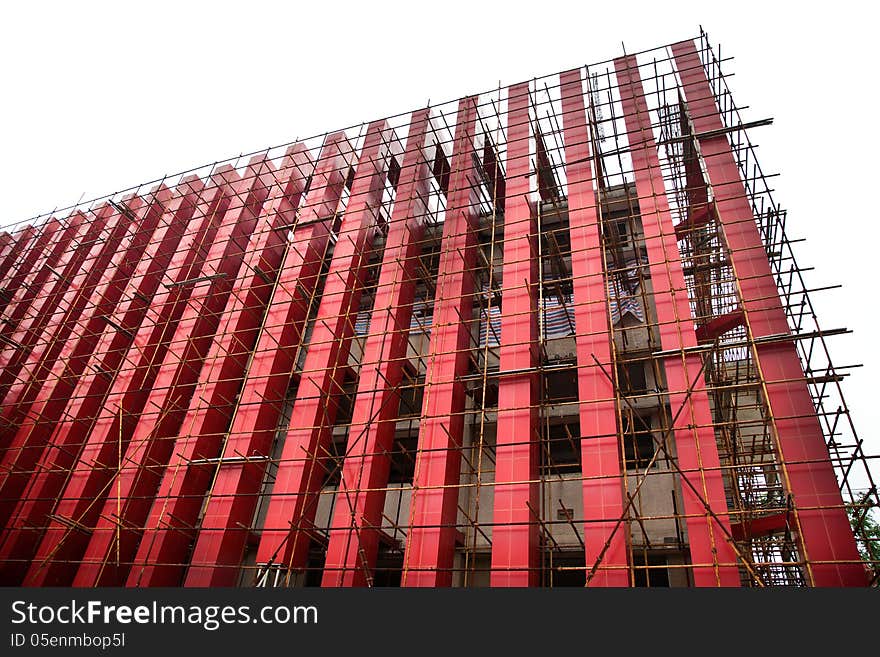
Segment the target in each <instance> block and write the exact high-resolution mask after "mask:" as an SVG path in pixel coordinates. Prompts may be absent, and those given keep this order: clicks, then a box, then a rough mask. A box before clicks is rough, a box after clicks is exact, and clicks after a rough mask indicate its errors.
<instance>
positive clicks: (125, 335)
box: [0, 177, 204, 582]
mask: <svg viewBox="0 0 880 657" xmlns="http://www.w3.org/2000/svg"><path fill="white" fill-rule="evenodd" d="M203 189H204V185H203V184H202V182H201V181H200V180H198V179H197V178H195V177H190V178H187V179H185V180H183V181H182V182H181V184H180V186H179V187H178V188H177V190H176V191H175V194H174V197H173V198H172V199H171V200H170V202H169V203H168V209H167V210H166V211H165V213H164V215H163V216H162V218H161V223H160V225H159V226H158V228H156V230H155V232H154V233H153V239H152V241H151V242H150V245H149V247H148V248H147V250H146V252H145V253H144V256H143V257H142V258H141V260H140V262H139V263H138V265H137V268H136V270H135V271H134V273H133V275H132V277H131V279H130V280H129V282H128V286H127V288H126V290H125V292H124V294H123V297H124V298H123V300H122V302H121V303H120V304H119V307H118V312H117V313H116V314H114V315H113V316H112V317H107V316H106V315H105V317H104V319H103V324H104V327H103V329H100V328H98V329H96V335H92V334H91V333H89V332H86V333H85V334H84V335H83V338H82V339H83V340H86V341H88V342H89V343H91V342H92V341H93V340H94V339H96V338H98V341H97V343H96V344H95V345H94V347H93V348H92V349H91V354H92V359H91V362H90V366H89V367H87V368H86V369H85V370H83V372H82V373H81V374H80V376H79V377H78V378H77V379H76V381H74V382H73V383H74V385H75V388H74V390H73V392H72V393H71V394H70V396H69V403H68V404H67V406H66V408H64V409H62V411H63V413H64V414H63V415H62V417H60V418H58V419H57V420H56V421H55V422H53V423H49V422H41V423H40V424H39V425H38V426H36V427H34V430H35V431H37V430H40V431H41V430H43V429H47V430H48V431H49V432H50V433H51V436H50V438H49V439H48V443H49V445H51V448H50V449H47V450H46V451H44V453H43V456H42V458H41V460H40V462H39V463H38V464H37V466H36V469H35V472H34V474H33V476H32V477H31V479H30V481H29V484H28V488H27V490H26V491H25V492H24V493H23V494H22V496H21V500H19V501H18V504H17V506H16V509H15V512H14V514H13V516H12V518H11V520H10V521H9V522H8V523H7V526H8V527H11V528H13V529H17V531H15V532H14V533H12V534H10V535H8V536H6V537H4V539H5V540H3V542H2V543H0V562H2V566H0V568H2V573H3V576H4V578H8V580H7V581H13V582H18V581H20V578H21V577H22V576H23V575H24V571H25V570H26V569H27V565H28V561H29V560H30V558H31V557H32V556H33V554H34V550H35V549H36V547H37V544H38V543H39V541H40V537H41V535H42V531H41V530H40V529H39V528H40V527H43V526H45V523H46V521H47V516H48V514H49V513H50V512H51V511H52V509H53V508H54V506H55V498H56V496H58V495H59V494H60V493H61V491H62V489H63V487H64V485H65V482H66V481H67V477H68V472H69V471H70V470H71V468H72V467H73V466H74V464H75V462H76V459H77V458H78V456H79V453H80V450H81V448H82V447H83V441H84V439H85V437H86V436H88V435H89V431H90V429H91V427H92V424H93V423H94V421H95V420H96V419H97V416H98V414H99V413H100V410H101V408H102V406H103V404H104V401H105V399H106V395H107V394H108V392H109V391H110V387H111V385H112V384H113V380H114V378H115V376H116V373H117V372H118V371H119V369H120V367H121V366H122V365H123V363H124V359H125V357H126V353H127V352H128V349H129V348H130V347H131V345H132V342H133V340H134V337H135V333H137V331H138V330H139V329H140V327H141V324H142V323H143V321H144V319H145V317H146V315H147V312H148V310H149V304H150V302H151V300H152V299H153V296H154V295H155V294H156V291H157V290H158V288H159V285H160V279H161V276H162V275H163V274H164V273H165V270H166V268H167V267H168V266H169V263H171V259H172V256H173V255H174V254H175V252H176V250H177V247H178V246H179V245H181V240H182V239H183V237H184V235H185V234H186V232H187V229H188V227H189V222H190V219H191V218H192V216H193V214H194V212H195V210H196V207H197V203H198V200H199V194H200V193H201V192H202V190H203ZM182 246H183V248H186V247H185V245H182ZM107 319H109V320H110V322H112V324H111V323H109V322H107ZM71 362H73V361H72V360H71ZM65 384H67V380H66V379H64V380H62V381H59V383H58V385H59V386H62V385H65Z"/></svg>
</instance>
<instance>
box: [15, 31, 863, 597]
mask: <svg viewBox="0 0 880 657" xmlns="http://www.w3.org/2000/svg"><path fill="white" fill-rule="evenodd" d="M725 65H726V61H725V60H724V59H723V58H721V57H720V55H719V54H718V53H717V52H716V51H713V49H712V48H711V47H710V45H709V41H708V38H707V36H706V34H705V33H701V34H700V35H699V37H697V38H696V39H694V40H685V41H681V42H677V43H674V44H671V45H665V46H661V47H658V48H655V49H652V50H648V51H645V52H640V53H637V54H626V55H624V56H621V57H618V58H616V59H613V60H609V61H605V62H600V63H598V64H591V65H589V66H582V67H579V68H575V69H572V70H568V71H564V72H562V73H559V74H553V75H548V76H546V77H543V78H537V79H533V80H530V81H528V82H523V83H521V84H514V85H511V86H509V87H506V88H502V87H499V88H496V89H493V90H491V91H488V92H486V93H481V94H475V95H471V96H467V97H464V98H461V99H460V100H457V101H455V102H451V103H447V104H442V105H438V106H432V107H428V108H424V109H419V110H416V111H414V112H412V113H406V114H401V115H399V116H395V117H390V118H387V119H383V120H378V121H374V122H372V123H369V124H364V125H357V126H353V127H350V128H346V129H344V130H340V131H336V132H331V133H327V134H325V135H319V136H316V137H314V138H310V139H304V140H301V141H297V142H296V143H292V144H285V145H283V146H280V147H273V148H270V149H267V150H266V151H263V152H260V153H257V154H253V155H252V156H247V157H244V158H238V159H234V160H230V161H227V162H223V163H216V164H212V165H210V166H206V167H202V168H199V169H196V170H192V171H188V172H184V173H181V174H179V175H176V176H173V177H167V178H165V179H163V180H159V181H152V182H149V183H145V184H143V185H141V186H138V187H137V188H133V189H131V190H127V191H126V192H120V193H117V194H114V195H112V196H109V197H104V198H100V199H95V200H94V201H90V202H88V203H84V204H79V205H78V206H76V207H72V208H68V209H65V210H64V211H62V212H54V213H52V214H51V215H46V216H41V217H37V218H35V219H33V220H31V221H30V222H28V223H27V224H26V225H25V224H21V225H16V226H11V227H9V228H7V231H6V232H4V233H2V235H0V244H2V250H0V276H2V281H0V288H2V289H0V311H2V315H0V322H2V324H0V403H2V406H0V413H2V420H0V459H2V465H0V516H2V518H0V519H2V527H3V533H2V536H0V573H2V574H0V582H2V583H3V584H7V585H24V586H57V585H61V586H67V585H74V586H96V585H125V586H142V587H144V586H213V585H224V586H246V587H260V586H266V587H269V586H272V587H274V586H463V587H476V586H490V585H491V586H547V587H550V586H584V585H587V586H655V587H656V586H750V587H763V586H868V585H871V584H876V582H877V572H878V570H880V564H878V563H877V562H872V561H871V554H876V545H873V546H872V545H871V544H870V541H871V537H870V536H869V535H867V534H866V531H865V527H866V526H867V525H868V524H869V522H868V520H869V518H870V515H869V514H870V510H871V507H872V506H874V505H875V504H876V501H877V491H876V488H875V486H874V483H873V480H872V476H871V472H870V467H869V463H870V459H869V457H868V456H866V455H865V454H864V453H863V451H862V446H861V441H860V439H859V438H858V436H857V434H856V431H855V429H854V427H853V423H852V421H851V418H850V414H849V410H848V408H847V406H846V403H845V402H844V399H843V397H842V394H841V381H842V379H843V378H844V377H845V376H846V372H847V368H840V367H834V366H833V365H832V363H831V360H830V358H829V353H828V349H827V347H826V340H827V338H828V337H829V336H831V335H835V334H838V333H843V332H845V331H844V330H843V329H832V330H829V329H822V328H820V327H819V325H818V324H817V323H816V318H815V314H814V312H813V308H812V306H811V303H810V299H809V296H808V292H809V290H807V289H806V286H805V284H804V282H803V279H802V276H801V270H800V269H799V268H798V266H797V264H796V262H795V259H794V256H793V254H792V249H791V243H790V241H789V239H788V238H787V237H786V228H787V226H786V214H785V211H784V210H782V209H781V208H780V207H779V205H777V203H776V202H775V201H774V199H773V197H772V193H771V192H772V190H771V188H770V186H769V183H768V178H767V177H765V175H764V174H763V173H762V171H761V168H760V166H759V165H758V163H757V161H756V160H755V157H754V149H753V146H752V144H751V142H750V141H749V133H750V132H752V131H753V130H756V129H759V128H761V127H762V126H766V125H768V124H769V123H770V122H771V121H770V120H769V119H762V120H749V121H747V120H744V118H743V117H741V115H740V112H739V110H738V107H737V105H736V104H735V103H734V101H733V99H732V98H731V95H730V92H729V89H728V87H727V84H726V81H725V75H724V73H722V67H724V66H725Z"/></svg>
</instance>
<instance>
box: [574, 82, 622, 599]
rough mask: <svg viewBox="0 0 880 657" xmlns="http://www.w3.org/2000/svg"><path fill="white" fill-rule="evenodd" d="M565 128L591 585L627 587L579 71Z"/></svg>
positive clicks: (603, 292)
mask: <svg viewBox="0 0 880 657" xmlns="http://www.w3.org/2000/svg"><path fill="white" fill-rule="evenodd" d="M560 77H561V85H562V86H561V95H562V126H563V130H564V133H563V134H564V137H565V161H566V165H565V175H566V178H567V180H568V222H569V231H570V234H571V274H572V280H573V286H574V315H575V327H576V330H577V366H578V398H579V400H580V412H579V416H580V427H581V470H582V472H583V476H584V483H583V496H584V528H583V531H584V549H585V557H586V569H587V570H586V573H587V585H588V586H628V585H629V571H628V561H627V546H626V533H625V531H623V529H622V527H621V524H620V520H621V518H622V517H623V486H622V482H621V467H620V446H619V444H618V440H617V409H616V407H615V403H614V398H615V397H614V382H613V381H612V380H611V379H610V378H609V376H608V374H607V372H608V371H610V369H609V368H610V367H611V363H612V357H611V334H610V327H611V322H610V317H609V309H608V300H607V294H608V288H607V286H606V285H605V278H604V277H603V276H602V275H601V272H603V271H604V270H605V263H604V256H603V252H602V242H601V238H600V232H599V205H598V198H597V196H596V189H595V187H594V185H593V170H592V166H591V164H590V150H591V147H590V134H589V132H588V128H587V116H586V108H585V106H584V92H583V86H582V83H581V74H580V71H579V70H573V71H567V72H565V73H562V75H561V76H560Z"/></svg>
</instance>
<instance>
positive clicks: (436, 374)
mask: <svg viewBox="0 0 880 657" xmlns="http://www.w3.org/2000/svg"><path fill="white" fill-rule="evenodd" d="M476 119H477V99H476V98H475V97H467V98H463V99H462V100H461V101H459V104H458V115H457V119H456V123H455V141H454V145H453V151H452V165H451V173H450V178H449V192H448V194H447V199H448V203H447V207H446V218H445V220H444V224H443V240H442V243H441V247H440V268H439V274H438V277H437V289H436V293H435V299H434V321H433V324H432V325H431V344H430V347H429V350H428V351H429V353H428V357H427V363H428V365H427V372H426V374H425V397H424V403H423V406H422V420H421V424H420V427H419V451H418V455H417V456H416V464H415V475H414V479H413V493H412V503H411V511H410V519H411V522H410V530H409V534H408V535H407V541H406V551H405V553H404V562H403V573H402V578H401V583H402V585H403V586H450V585H451V583H452V566H453V560H454V557H455V543H456V540H457V536H458V533H459V532H458V529H457V517H458V494H459V492H458V488H457V484H458V478H459V468H460V466H461V447H462V436H463V430H464V415H463V412H464V408H465V390H464V383H463V382H462V381H461V380H460V378H459V377H461V376H462V375H463V374H466V373H467V370H468V350H469V349H470V346H471V340H472V337H471V336H472V326H471V322H470V318H471V315H472V310H473V293H474V281H473V269H474V265H475V264H476V255H477V254H476V248H475V247H476V241H477V240H476V234H475V230H474V229H475V224H476V221H477V216H476V203H477V190H476V188H475V186H476V184H477V182H476V181H477V179H478V178H477V173H476V167H475V163H474V160H475V150H476V149H475V146H474V134H475V130H476Z"/></svg>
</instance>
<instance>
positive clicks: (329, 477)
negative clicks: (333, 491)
mask: <svg viewBox="0 0 880 657" xmlns="http://www.w3.org/2000/svg"><path fill="white" fill-rule="evenodd" d="M347 444H348V439H347V437H346V436H335V437H334V440H333V441H332V442H331V443H330V444H329V445H328V446H327V447H326V449H324V448H321V447H318V459H319V460H318V462H317V463H316V464H315V467H316V468H321V470H322V472H323V475H324V480H323V482H322V484H321V486H322V487H324V486H338V485H339V481H340V480H341V479H342V460H343V458H344V457H345V448H346V445H347Z"/></svg>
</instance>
